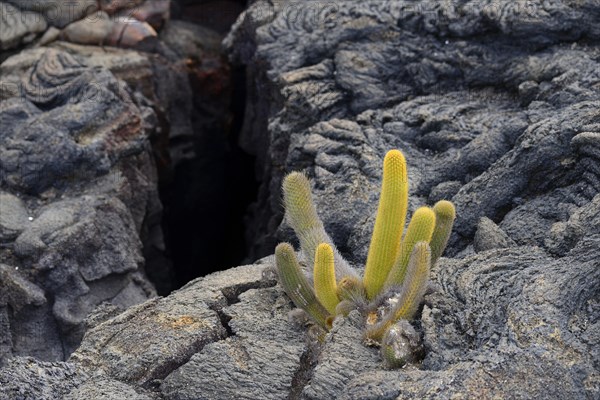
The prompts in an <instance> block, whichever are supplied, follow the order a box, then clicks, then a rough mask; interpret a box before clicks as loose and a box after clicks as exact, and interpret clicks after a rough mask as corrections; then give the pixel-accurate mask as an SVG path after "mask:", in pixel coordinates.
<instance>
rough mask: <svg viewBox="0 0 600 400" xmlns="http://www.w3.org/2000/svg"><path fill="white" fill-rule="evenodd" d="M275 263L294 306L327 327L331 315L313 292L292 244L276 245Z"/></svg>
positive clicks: (281, 281)
mask: <svg viewBox="0 0 600 400" xmlns="http://www.w3.org/2000/svg"><path fill="white" fill-rule="evenodd" d="M275 263H276V266H277V275H278V277H279V282H280V283H281V286H283V289H284V290H285V292H286V293H287V295H288V296H289V298H290V299H291V300H292V301H293V302H294V304H295V305H296V307H298V308H301V309H303V310H304V311H306V313H307V314H308V315H310V316H311V318H312V319H313V320H314V321H315V322H316V323H318V324H319V325H320V326H321V327H323V328H325V329H329V327H330V326H331V315H330V314H329V312H328V311H327V310H326V309H325V307H323V305H322V304H321V303H320V302H319V300H318V299H317V297H316V296H315V292H314V291H313V289H312V288H311V286H310V283H309V282H308V279H306V276H304V273H303V272H302V269H301V268H300V264H299V263H298V260H297V258H296V253H294V248H293V247H292V245H290V244H289V243H280V244H279V245H277V247H276V248H275Z"/></svg>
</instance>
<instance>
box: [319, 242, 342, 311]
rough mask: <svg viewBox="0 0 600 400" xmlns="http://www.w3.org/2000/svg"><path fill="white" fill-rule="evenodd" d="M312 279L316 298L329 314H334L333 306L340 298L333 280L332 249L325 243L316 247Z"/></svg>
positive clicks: (335, 305) (334, 306)
mask: <svg viewBox="0 0 600 400" xmlns="http://www.w3.org/2000/svg"><path fill="white" fill-rule="evenodd" d="M314 281H315V282H314V285H315V294H316V295H317V299H319V301H320V302H321V304H323V306H324V307H325V308H326V309H327V311H329V313H330V314H333V315H335V308H336V307H337V305H338V303H339V302H340V300H339V299H338V296H337V285H336V282H335V264H334V261H333V249H332V248H331V246H330V245H328V244H327V243H321V244H320V245H319V246H318V247H317V252H316V254H315V268H314Z"/></svg>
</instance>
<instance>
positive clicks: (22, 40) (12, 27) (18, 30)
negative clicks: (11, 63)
mask: <svg viewBox="0 0 600 400" xmlns="http://www.w3.org/2000/svg"><path fill="white" fill-rule="evenodd" d="M0 22H1V24H0V50H2V51H5V50H8V49H12V48H15V47H18V46H20V45H23V44H27V43H30V42H32V41H33V40H34V39H35V38H36V36H37V35H38V34H40V33H42V32H44V31H45V30H46V28H47V23H46V20H45V19H44V17H43V16H42V15H41V14H38V13H36V12H31V11H25V12H23V11H21V10H19V9H18V8H17V7H15V6H13V5H12V4H9V3H4V2H0Z"/></svg>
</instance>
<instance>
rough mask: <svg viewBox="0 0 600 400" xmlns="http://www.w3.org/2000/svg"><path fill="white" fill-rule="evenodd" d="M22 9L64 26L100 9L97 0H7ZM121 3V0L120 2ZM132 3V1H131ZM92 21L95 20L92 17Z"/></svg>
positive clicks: (54, 24)
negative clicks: (39, 14)
mask: <svg viewBox="0 0 600 400" xmlns="http://www.w3.org/2000/svg"><path fill="white" fill-rule="evenodd" d="M6 1H8V2H9V3H12V4H13V5H15V6H16V7H18V8H20V9H21V10H28V11H35V12H37V13H41V14H42V15H44V18H45V19H46V20H47V21H48V23H49V24H51V25H53V26H57V27H59V28H62V27H64V26H66V25H67V24H69V23H70V22H73V21H75V20H78V19H81V18H83V17H85V16H87V15H89V14H92V13H93V12H94V11H96V10H97V9H98V4H99V2H97V1H96V0H79V1H70V0H56V1H31V0H6ZM119 3H120V2H119ZM129 3H130V4H131V3H132V2H129ZM89 22H90V23H93V22H94V20H93V19H90V20H89Z"/></svg>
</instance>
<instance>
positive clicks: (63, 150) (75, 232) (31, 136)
mask: <svg viewBox="0 0 600 400" xmlns="http://www.w3.org/2000/svg"><path fill="white" fill-rule="evenodd" d="M34 54H37V55H38V57H39V56H40V55H41V57H40V58H38V60H37V61H35V59H34V60H33V61H32V60H31V58H29V59H28V58H27V56H18V57H20V59H21V60H23V62H24V64H25V65H26V64H27V62H29V61H31V62H34V64H33V66H32V67H31V68H30V69H27V68H26V67H25V66H24V65H23V66H22V67H19V64H18V62H17V63H14V64H12V66H13V67H14V68H11V69H9V68H8V66H7V65H5V64H10V63H5V64H3V66H2V68H3V69H5V70H10V71H11V72H12V75H11V74H9V75H8V79H9V81H11V82H13V83H14V86H12V87H13V88H16V90H15V91H13V92H12V93H11V92H8V93H5V96H6V98H5V99H3V101H2V102H1V103H0V120H1V121H2V127H3V129H2V132H1V133H0V152H1V153H2V159H1V160H0V166H1V169H2V176H1V182H0V183H1V185H2V188H3V190H4V191H5V192H4V191H3V192H2V197H1V198H0V199H2V203H0V212H1V213H2V219H1V221H2V238H3V242H4V247H5V248H4V249H3V251H2V254H1V260H2V262H4V263H5V264H7V265H5V266H4V267H3V277H4V278H5V279H2V281H1V282H0V286H1V287H2V288H3V290H6V291H7V292H8V296H6V299H5V301H3V302H2V306H3V307H7V308H6V310H7V316H8V326H9V327H10V332H11V336H10V337H11V341H12V346H11V347H12V349H11V350H10V351H8V354H11V353H12V354H14V355H34V356H36V357H39V358H40V359H43V360H63V359H64V358H66V357H67V356H68V355H69V354H70V353H71V352H72V351H73V350H74V348H75V347H76V346H77V345H78V344H79V341H80V340H81V337H82V335H83V326H82V321H83V319H84V318H85V317H86V315H87V314H88V313H89V312H90V311H92V310H93V309H94V307H96V306H97V305H98V304H100V303H101V302H103V301H110V302H112V303H113V304H115V305H119V306H121V307H128V306H131V305H133V304H137V303H140V302H142V301H144V300H146V299H147V298H148V297H151V296H154V295H155V291H154V288H153V287H152V285H151V284H150V282H148V280H147V278H146V277H145V274H144V272H143V264H144V259H143V257H142V243H141V241H140V232H141V231H142V230H143V229H145V228H144V227H145V226H147V222H146V220H147V218H148V215H152V213H156V212H157V207H159V203H158V200H157V188H156V172H155V170H154V168H155V167H154V163H153V160H152V159H151V157H150V147H149V141H148V139H149V136H150V133H151V132H152V129H153V127H152V125H153V124H154V123H155V115H154V113H153V111H152V110H151V109H150V108H148V107H147V106H145V105H144V104H143V103H139V102H137V100H136V99H135V98H134V97H133V96H132V93H131V92H130V91H129V89H128V88H127V86H126V85H125V83H124V82H123V81H120V80H118V79H117V78H115V76H114V75H113V74H112V73H110V72H109V71H108V70H107V69H105V68H97V67H90V66H87V65H86V64H84V63H83V62H82V61H81V59H80V58H77V57H73V56H72V55H70V54H69V53H66V52H61V51H57V50H47V51H44V52H36V53H34ZM15 194H18V196H19V197H17V196H15ZM158 211H160V208H158ZM18 293H20V294H18ZM3 335H4V332H3ZM5 355H6V354H3V356H5Z"/></svg>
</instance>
